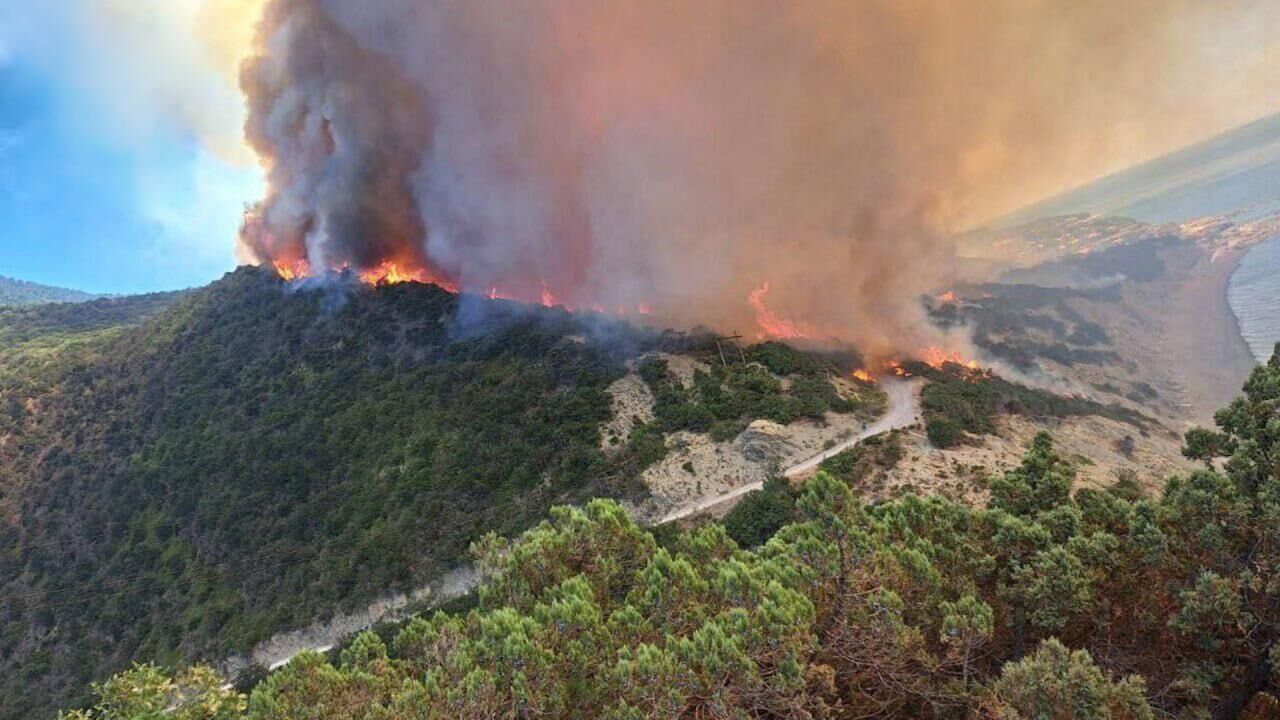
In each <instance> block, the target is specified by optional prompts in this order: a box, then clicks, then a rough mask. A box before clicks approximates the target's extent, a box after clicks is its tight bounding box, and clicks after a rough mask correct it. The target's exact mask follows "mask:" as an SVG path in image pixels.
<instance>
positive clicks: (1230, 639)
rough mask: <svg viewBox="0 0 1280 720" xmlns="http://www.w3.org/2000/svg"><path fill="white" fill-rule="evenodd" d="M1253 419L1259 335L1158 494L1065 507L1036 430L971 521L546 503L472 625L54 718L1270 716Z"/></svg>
mask: <svg viewBox="0 0 1280 720" xmlns="http://www.w3.org/2000/svg"><path fill="white" fill-rule="evenodd" d="M1278 406H1280V346H1277V355H1276V356H1274V357H1273V358H1272V360H1271V362H1270V364H1269V365H1268V366H1265V367H1260V368H1258V369H1257V370H1256V371H1255V372H1254V373H1253V375H1252V377H1250V378H1249V380H1248V382H1247V384H1246V385H1245V395H1244V396H1243V397H1241V398H1239V399H1237V400H1236V401H1234V402H1233V403H1232V404H1231V405H1230V406H1228V407H1226V408H1224V409H1223V410H1222V411H1220V412H1219V413H1218V415H1217V424H1218V426H1219V429H1218V430H1215V431H1209V430H1197V431H1194V432H1192V433H1189V434H1188V443H1187V447H1186V453H1187V454H1188V456H1189V457H1192V458H1195V459H1198V460H1201V461H1203V462H1204V468H1203V469H1201V470H1198V471H1196V472H1194V473H1191V474H1190V475H1189V476H1183V477H1175V478H1171V479H1170V480H1169V481H1168V483H1167V485H1166V487H1165V488H1164V491H1163V494H1162V495H1161V496H1160V497H1158V498H1145V497H1142V496H1141V495H1138V494H1134V493H1133V488H1131V487H1123V486H1122V487H1117V488H1114V489H1111V490H1097V489H1082V490H1078V491H1076V492H1075V493H1074V494H1073V493H1072V492H1071V481H1072V471H1071V468H1070V466H1069V465H1068V464H1066V463H1065V462H1064V461H1063V460H1062V459H1061V458H1059V457H1058V456H1057V454H1056V453H1055V452H1054V449H1053V444H1052V440H1051V438H1050V437H1049V435H1047V434H1041V435H1040V436H1038V437H1037V438H1036V439H1035V441H1034V442H1033V444H1032V446H1031V447H1030V448H1029V450H1028V452H1027V454H1026V457H1025V459H1024V460H1023V462H1022V464H1021V466H1019V467H1017V468H1014V469H1012V470H1010V471H1008V472H1006V473H1004V474H1003V475H1002V476H1000V477H996V478H994V479H993V481H992V484H991V494H990V500H989V502H988V503H987V505H986V506H985V507H981V508H971V507H968V506H966V505H961V504H956V503H953V502H950V501H947V500H944V499H941V498H937V497H930V498H920V497H914V496H907V497H904V498H902V499H900V500H897V501H893V502H887V503H882V504H879V505H865V504H863V503H861V502H860V501H859V500H858V499H857V498H856V497H855V496H854V495H853V494H852V493H851V492H850V490H849V488H848V486H847V485H845V483H844V482H843V481H842V480H839V479H837V478H835V477H833V476H832V475H829V474H827V473H825V472H823V473H819V474H818V475H817V476H815V477H814V478H812V479H810V480H809V481H808V482H807V483H806V484H804V485H803V486H802V487H801V488H799V490H798V491H797V492H796V493H795V494H794V497H792V496H791V495H789V494H787V493H785V492H782V493H781V494H780V495H779V490H778V489H777V488H776V487H774V488H772V489H771V490H769V491H768V492H772V493H774V494H775V495H776V496H778V498H780V499H781V507H782V509H783V510H784V511H785V513H787V514H789V515H790V517H791V521H790V522H789V523H788V524H786V525H785V526H783V527H781V528H780V529H779V530H778V531H777V532H776V533H775V534H773V536H772V537H771V538H769V539H768V540H767V542H764V543H763V544H762V545H759V546H756V547H743V546H740V545H739V544H738V543H736V542H735V541H734V539H732V537H731V536H730V535H729V533H728V532H726V530H725V528H724V527H723V526H721V525H719V524H710V525H706V526H703V527H700V528H697V529H694V530H691V531H687V532H683V533H676V534H670V533H660V534H658V535H655V534H653V533H650V532H648V531H646V530H644V529H641V528H638V527H636V526H635V525H634V524H632V523H631V521H630V520H629V519H628V518H627V516H626V514H625V513H624V512H623V511H622V510H621V509H620V508H619V507H618V506H617V505H616V504H614V503H613V502H610V501H606V500H598V501H595V502H593V503H591V504H590V505H588V506H587V508H586V509H585V510H574V509H568V508H562V509H560V510H557V511H556V512H555V513H554V519H553V520H551V521H550V522H546V523H543V524H542V525H540V526H539V527H538V528H536V529H534V530H532V531H530V532H527V533H525V534H523V535H522V536H520V537H519V538H517V539H515V540H514V541H504V540H501V539H499V538H498V537H496V536H489V537H488V538H486V539H485V540H484V541H483V542H481V543H478V544H477V545H476V546H475V553H476V555H477V557H478V559H479V561H480V563H481V566H482V567H483V568H484V569H485V571H486V572H487V573H488V581H487V583H486V584H485V585H484V586H483V588H482V590H481V592H480V595H479V600H478V603H479V604H478V607H476V608H475V609H473V610H470V611H468V612H465V613H461V614H448V613H439V614H436V615H435V616H434V617H430V618H425V617H424V618H419V619H416V620H413V621H411V622H409V623H408V624H406V625H405V626H403V627H400V628H388V629H387V630H386V631H385V632H383V633H382V634H377V633H373V632H368V633H364V634H362V635H359V636H357V637H356V638H355V639H354V640H353V641H352V642H350V643H349V644H347V645H346V646H345V647H343V648H341V649H339V650H337V651H335V652H333V653H331V654H330V655H329V656H328V657H326V656H322V655H318V654H315V653H308V654H304V655H303V656H300V657H298V658H296V659H295V660H294V661H293V662H292V663H291V664H290V665H288V666H287V667H286V668H284V669H283V670H281V671H278V672H276V673H274V674H272V675H271V676H270V677H268V678H267V679H265V680H264V681H262V682H260V683H259V684H257V686H256V687H254V688H253V689H252V692H251V694H250V695H248V696H243V695H240V694H239V693H238V692H237V691H236V690H233V689H221V688H220V687H219V684H220V682H221V681H220V680H219V679H217V678H216V676H214V675H213V674H211V673H210V672H208V671H207V670H203V669H198V668H197V669H195V670H192V671H188V672H185V673H183V674H182V675H181V676H179V677H177V678H176V679H175V680H170V679H169V678H168V677H167V676H166V675H165V674H164V673H163V672H161V671H159V670H158V669H156V668H153V667H141V668H139V669H137V670H135V671H133V672H130V673H127V674H125V675H122V676H120V677H118V678H116V679H115V680H113V681H112V682H110V683H107V684H105V685H103V686H100V687H99V688H98V692H99V703H98V705H97V706H96V707H95V708H93V709H91V710H89V711H86V712H83V713H77V714H74V715H73V716H72V717H76V718H81V719H84V718H96V719H98V720H123V719H124V718H135V717H142V716H144V715H143V713H145V712H148V711H150V712H153V713H159V712H161V711H164V710H166V709H168V711H169V712H172V713H173V715H174V716H175V717H181V718H187V719H188V720H196V719H214V718H216V719H219V720H225V719H230V718H241V717H248V718H252V719H253V720H295V719H296V720H302V719H304V718H305V719H307V720H338V719H342V720H355V719H357V718H365V719H371V718H379V719H389V718H499V717H501V718H614V719H618V720H621V719H623V718H625V719H627V720H632V719H634V720H640V719H653V720H657V719H658V718H717V719H719V718H724V719H729V718H734V719H737V718H901V719H903V720H907V719H912V720H915V719H921V718H925V719H927V718H990V719H993V720H994V719H997V718H999V719H1004V720H1030V719H1036V720H1040V719H1044V720H1050V719H1052V720H1059V719H1061V720H1153V719H1154V718H1224V719H1225V718H1247V719H1250V720H1262V719H1263V718H1274V717H1277V716H1278V715H1280V703H1278V702H1277V686H1278V684H1280V683H1277V672H1276V671H1277V664H1278V663H1280V574H1278V573H1277V568H1280V416H1278V415H1277V407H1278ZM1224 456H1225V459H1224ZM740 539H741V538H740Z"/></svg>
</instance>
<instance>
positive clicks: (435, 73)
mask: <svg viewBox="0 0 1280 720" xmlns="http://www.w3.org/2000/svg"><path fill="white" fill-rule="evenodd" d="M1051 5H1052V4H1045V3H1020V2H1015V3H1009V2H996V1H994V0H979V1H977V2H975V3H933V2H926V1H925V0H865V1H861V2H846V1H844V0H806V1H805V2H795V3H786V2H777V0H694V1H692V2H690V1H689V0H648V1H646V2H639V1H632V0H616V1H612V0H611V1H609V2H601V1H600V0H520V1H519V2H511V1H510V0H469V1H467V2H455V1H452V0H362V1H361V2H352V1H350V0H269V2H268V5H267V8H266V10H265V16H264V18H263V21H262V24H261V26H260V28H259V37H258V47H257V55H256V56H255V57H254V58H252V59H251V60H250V61H249V62H248V63H247V65H246V67H245V69H244V71H243V75H242V86H243V89H244V91H245V93H246V95H247V97H248V103H249V121H248V124H247V128H248V134H249V140H250V143H251V144H252V146H253V147H254V149H255V150H256V151H257V152H258V153H259V154H260V155H261V156H262V158H263V161H264V163H265V164H266V167H267V171H268V179H269V183H270V188H271V189H270V191H269V194H268V196H267V197H266V198H265V199H264V200H263V201H262V203H260V204H259V205H258V206H257V207H255V208H254V209H253V210H251V212H250V213H249V214H248V215H247V217H246V224H245V229H244V232H243V235H242V245H243V248H244V249H245V250H247V251H248V253H249V254H250V255H251V256H253V257H254V258H256V259H258V260H259V261H263V262H266V261H283V262H285V263H290V264H292V263H295V262H296V261H298V260H306V261H308V262H309V263H310V265H311V266H312V267H313V268H341V267H344V266H350V267H353V268H356V269H368V268H373V267H377V266H378V265H379V264H381V263H384V262H387V261H390V262H394V263H397V264H398V265H401V266H412V267H415V268H417V267H425V268H429V269H430V274H431V275H432V276H433V277H442V278H445V279H447V280H449V281H450V282H452V283H454V284H456V285H457V286H458V287H460V288H462V289H464V290H469V291H473V292H479V293H484V292H488V291H490V290H491V289H496V290H497V291H498V292H500V293H503V294H506V295H509V296H514V297H517V298H523V299H528V300H537V299H538V298H539V297H541V296H542V295H543V291H544V290H549V291H550V292H551V293H552V294H554V296H555V297H556V298H557V299H558V300H561V301H565V302H568V303H571V304H581V305H590V304H593V303H598V304H599V305H601V306H603V307H605V308H608V309H611V310H612V309H614V308H623V309H635V308H637V307H640V306H646V307H647V308H651V309H652V311H653V312H654V314H655V315H657V316H659V317H662V318H663V319H664V320H668V321H671V322H683V323H690V324H691V323H703V324H710V325H713V326H718V327H721V328H725V329H735V328H736V329H741V330H742V331H744V332H748V333H753V332H755V331H756V329H757V326H758V323H759V322H760V319H761V317H762V316H760V310H759V309H758V308H757V307H753V305H752V303H751V302H749V300H748V298H749V296H751V293H752V291H753V290H755V289H756V288H759V287H761V286H762V285H763V284H764V283H766V282H768V283H769V292H768V294H767V296H762V295H760V294H756V296H755V297H756V299H757V300H760V299H763V300H764V302H767V304H768V308H769V310H770V311H771V312H772V313H773V314H774V315H775V317H772V318H771V317H770V316H769V315H768V314H765V315H763V319H764V321H765V322H764V324H766V325H768V324H770V323H771V322H772V323H774V324H775V325H777V321H778V320H783V321H785V320H791V322H790V323H789V324H785V325H784V326H782V327H781V328H775V329H776V330H777V331H778V332H780V333H781V334H787V333H789V332H791V331H797V330H798V331H802V332H804V333H806V334H810V335H815V334H816V335H838V336H840V337H842V338H845V339H850V340H854V341H855V342H858V343H859V344H860V345H862V346H863V348H864V349H866V350H867V351H869V352H871V353H883V352H891V351H894V350H900V349H911V348H914V347H918V346H919V345H920V344H924V343H927V342H931V341H932V340H933V338H929V337H927V334H928V331H927V330H926V329H925V323H923V322H921V319H920V312H919V309H918V304H917V302H916V297H917V295H918V294H919V293H920V292H925V291H929V290H932V289H934V288H936V287H938V284H939V283H940V282H945V279H946V276H947V272H948V267H949V257H950V246H949V244H948V243H946V242H943V241H941V240H940V239H939V238H940V236H941V234H942V230H943V228H944V226H945V225H946V223H948V222H949V221H951V220H953V219H954V218H955V217H956V216H957V215H961V214H964V213H966V212H968V211H970V210H972V208H973V207H974V206H975V205H981V203H982V200H983V198H984V197H985V196H986V195H988V194H989V193H988V190H987V186H992V185H993V182H992V181H993V180H995V179H999V180H1000V181H1001V184H1002V185H1008V184H1013V183H1017V182H1018V181H1019V179H1020V178H1022V177H1031V176H1032V174H1033V172H1032V170H1033V169H1034V168H1038V167H1041V166H1043V165H1044V164H1046V163H1051V162H1053V159H1054V158H1053V156H1051V155H1048V154H1046V151H1045V150H1044V148H1046V147H1050V148H1053V147H1059V148H1066V149H1064V150H1062V151H1061V152H1064V153H1065V152H1075V151H1077V150H1080V149H1082V148H1083V149H1092V148H1093V147H1094V145H1093V144H1088V143H1086V144H1083V145H1082V144H1081V143H1078V142H1074V143H1073V142H1064V141H1063V140H1064V138H1068V139H1069V138H1070V137H1074V136H1073V135H1070V133H1071V132H1078V131H1077V130H1075V129H1076V128H1077V127H1078V126H1079V125H1080V124H1081V123H1082V122H1083V121H1086V120H1088V121H1090V122H1101V121H1105V120H1106V118H1107V117H1109V116H1108V115H1107V113H1108V112H1111V109H1110V107H1111V106H1105V107H1104V104H1103V103H1105V102H1108V101H1110V102H1112V104H1113V105H1114V106H1117V107H1128V106H1129V102H1130V100H1128V98H1129V97H1130V96H1133V102H1136V101H1137V100H1138V99H1139V98H1142V99H1145V101H1147V102H1150V95H1151V93H1150V91H1149V90H1146V91H1141V90H1142V89H1143V88H1144V87H1147V86H1149V85H1150V83H1148V82H1146V78H1139V77H1131V76H1130V75H1128V74H1126V73H1118V72H1114V71H1113V70H1112V69H1110V68H1114V67H1116V65H1117V63H1119V64H1121V65H1124V63H1129V64H1130V65H1132V64H1133V62H1134V58H1137V59H1138V60H1141V61H1142V62H1143V64H1142V65H1141V66H1142V67H1146V65H1145V62H1146V59H1147V58H1148V56H1149V55H1150V53H1149V52H1148V49H1149V48H1150V47H1152V46H1158V45H1159V43H1158V42H1156V43H1153V42H1148V41H1149V40H1150V38H1152V37H1153V36H1156V37H1158V34H1159V32H1161V29H1162V28H1165V27H1166V24H1165V23H1164V18H1165V17H1166V15H1168V14H1169V13H1170V12H1172V9H1173V8H1174V7H1175V6H1182V7H1184V8H1185V7H1194V5H1184V4H1183V3H1181V2H1180V1H1179V0H1171V1H1170V2H1163V3H1146V2H1141V1H1139V2H1135V3H1132V4H1131V5H1132V7H1131V8H1129V5H1126V8H1128V9H1115V8H1114V4H1113V3H1099V2H1093V1H1092V0H1084V1H1083V2H1080V3H1072V4H1061V5H1058V6H1056V7H1051ZM1127 25H1131V26H1133V27H1134V28H1135V29H1137V28H1138V27H1141V28H1142V29H1143V32H1141V33H1135V35H1134V37H1135V40H1134V41H1133V42H1129V41H1127V40H1125V39H1124V37H1119V38H1118V37H1117V35H1116V34H1115V33H1105V32H1102V33H1100V32H1098V29H1099V28H1100V27H1103V28H1111V29H1114V28H1116V27H1122V28H1123V27H1127ZM1138 38H1141V39H1142V42H1141V43H1139V42H1137V39H1138ZM1064 48H1069V49H1070V50H1069V51H1067V52H1064V51H1063V49H1064ZM1161 62H1163V60H1161ZM1155 66H1157V67H1163V66H1162V65H1160V64H1159V63H1156V65H1155ZM1091 70H1096V71H1098V72H1096V73H1093V72H1091ZM1029 74H1030V75H1031V77H1030V78H1029V79H1028V75H1029ZM1144 83H1145V84H1144ZM1139 91H1141V92H1139ZM1073 92H1079V93H1080V94H1081V95H1088V96H1089V97H1091V98H1093V100H1092V101H1091V102H1090V103H1089V104H1088V107H1086V108H1084V109H1082V110H1080V111H1078V112H1077V111H1075V110H1074V109H1073V108H1074V105H1073V104H1072V102H1071V101H1070V100H1069V96H1070V95H1071V93H1073ZM1122 100H1123V102H1122ZM1059 159H1061V153H1060V155H1059Z"/></svg>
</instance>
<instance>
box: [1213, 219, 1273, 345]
mask: <svg viewBox="0 0 1280 720" xmlns="http://www.w3.org/2000/svg"><path fill="white" fill-rule="evenodd" d="M1268 243H1280V235H1273V236H1271V237H1268V238H1267V239H1265V240H1263V241H1262V242H1259V243H1255V244H1253V245H1250V246H1248V247H1246V248H1242V249H1241V250H1240V251H1239V254H1238V257H1235V258H1234V267H1233V268H1232V270H1231V274H1230V276H1229V277H1228V278H1227V283H1226V287H1225V288H1224V289H1223V292H1224V293H1225V296H1226V303H1227V307H1228V308H1229V309H1230V311H1231V317H1232V318H1233V319H1234V320H1235V324H1236V333H1237V334H1238V335H1239V336H1240V340H1241V342H1243V343H1244V344H1245V347H1246V348H1248V350H1249V354H1250V355H1251V356H1252V357H1253V359H1254V360H1256V361H1257V362H1258V364H1259V365H1261V364H1264V363H1266V362H1267V360H1269V359H1270V355H1269V353H1270V352H1271V348H1270V343H1268V344H1267V346H1264V347H1263V348H1261V353H1262V354H1259V351H1258V350H1255V349H1254V347H1253V345H1252V344H1250V342H1249V338H1248V336H1246V335H1245V332H1244V322H1243V320H1242V319H1241V318H1240V313H1239V312H1238V311H1237V309H1236V307H1235V305H1234V304H1233V303H1232V302H1231V290H1232V287H1233V286H1234V285H1235V282H1236V276H1237V275H1238V274H1239V272H1240V271H1241V269H1242V264H1243V261H1244V258H1245V256H1247V255H1248V254H1249V253H1251V252H1253V251H1254V250H1256V249H1258V248H1261V247H1263V246H1264V245H1266V244H1268ZM1276 340H1280V338H1276Z"/></svg>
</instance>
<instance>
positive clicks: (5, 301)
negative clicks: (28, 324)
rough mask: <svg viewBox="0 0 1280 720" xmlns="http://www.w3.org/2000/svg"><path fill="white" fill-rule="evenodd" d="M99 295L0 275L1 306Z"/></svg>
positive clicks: (80, 298) (63, 301)
mask: <svg viewBox="0 0 1280 720" xmlns="http://www.w3.org/2000/svg"><path fill="white" fill-rule="evenodd" d="M96 297H98V296H97V295H92V294H90V293H87V292H81V291H79V290H68V289H66V288H60V287H51V286H49V285H41V284H39V283H33V282H29V281H27V280H15V279H13V278H7V277H5V276H3V275H0V306H4V305H36V304H40V303H65V302H84V301H85V300H92V299H94V298H96Z"/></svg>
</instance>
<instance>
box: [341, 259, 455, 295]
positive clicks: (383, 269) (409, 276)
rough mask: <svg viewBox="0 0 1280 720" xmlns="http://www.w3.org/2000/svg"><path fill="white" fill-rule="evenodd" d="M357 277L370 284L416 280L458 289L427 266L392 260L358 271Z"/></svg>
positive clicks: (393, 283) (450, 289) (452, 290)
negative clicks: (410, 265) (405, 263)
mask: <svg viewBox="0 0 1280 720" xmlns="http://www.w3.org/2000/svg"><path fill="white" fill-rule="evenodd" d="M356 277H358V278H360V282H363V283H366V284H368V285H396V284H399V283H406V282H416V283H431V284H432V285H438V286H440V287H442V288H444V289H445V290H448V291H449V292H457V291H458V288H457V286H456V285H454V284H453V283H451V282H449V281H448V280H445V279H444V278H442V277H439V276H437V275H434V274H432V273H431V272H429V271H428V270H426V269H425V268H411V267H408V266H404V265H401V264H399V263H397V262H395V261H392V260H384V261H383V263H382V264H381V265H379V266H377V267H376V268H372V269H369V270H361V271H360V272H358V273H356Z"/></svg>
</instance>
